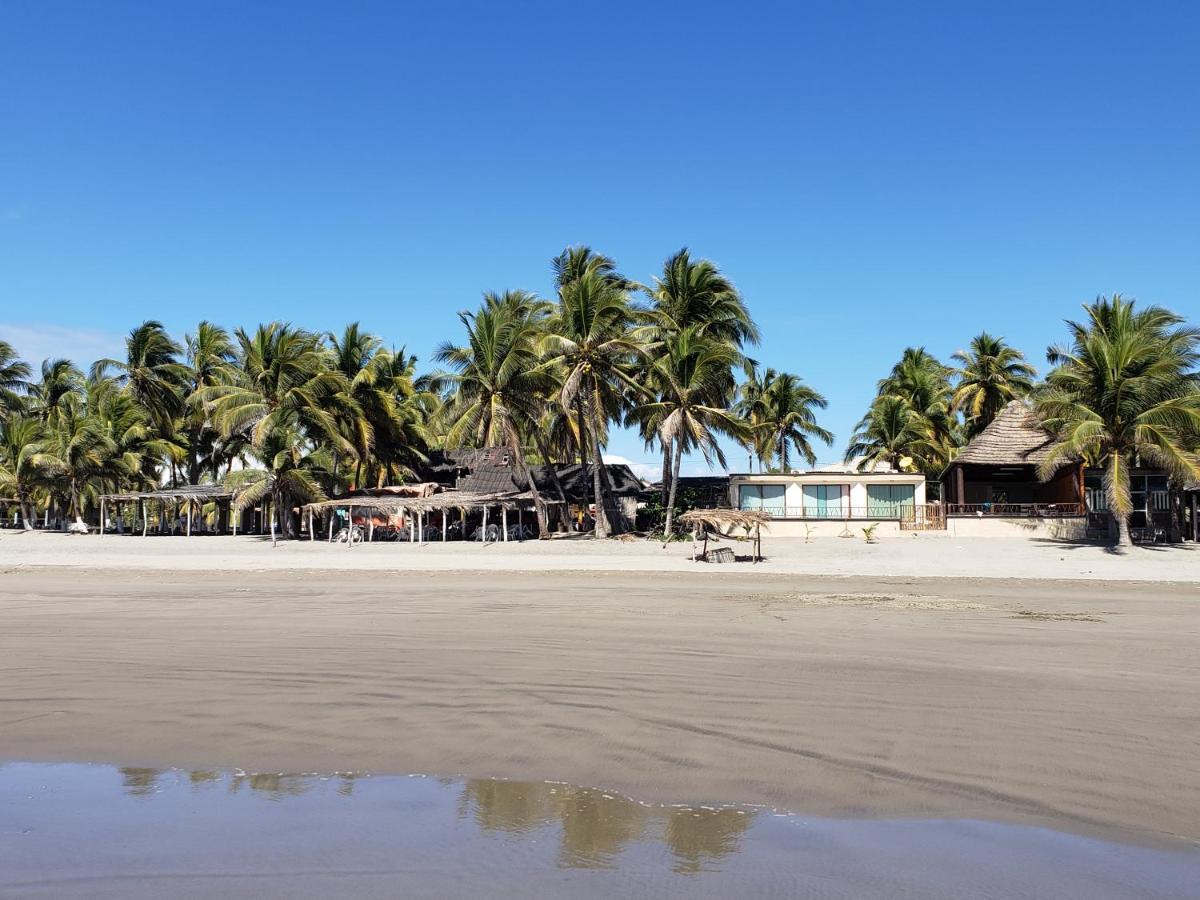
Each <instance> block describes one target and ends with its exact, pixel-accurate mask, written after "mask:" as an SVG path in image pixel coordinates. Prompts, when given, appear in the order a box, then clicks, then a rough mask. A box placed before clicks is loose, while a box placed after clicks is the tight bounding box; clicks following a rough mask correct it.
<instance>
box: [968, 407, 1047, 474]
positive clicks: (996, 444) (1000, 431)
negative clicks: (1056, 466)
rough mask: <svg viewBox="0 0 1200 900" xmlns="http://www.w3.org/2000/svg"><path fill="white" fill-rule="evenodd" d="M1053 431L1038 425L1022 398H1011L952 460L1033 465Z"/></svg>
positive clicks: (1043, 454) (989, 463)
mask: <svg viewBox="0 0 1200 900" xmlns="http://www.w3.org/2000/svg"><path fill="white" fill-rule="evenodd" d="M1053 443H1054V435H1052V434H1051V433H1050V432H1048V431H1047V430H1046V429H1045V428H1044V427H1042V424H1041V422H1040V421H1039V420H1038V417H1037V416H1036V415H1034V413H1033V410H1031V409H1030V408H1029V406H1028V405H1026V403H1025V402H1024V401H1022V400H1013V401H1011V402H1010V403H1009V404H1008V405H1007V406H1006V407H1004V409H1002V410H1001V411H1000V415H998V416H996V418H995V419H994V420H993V421H992V424H991V425H989V426H988V427H987V428H985V429H983V431H981V432H979V434H977V435H975V437H974V438H972V439H971V442H970V443H969V444H967V446H965V447H964V448H963V449H962V452H961V453H959V454H958V456H957V457H955V459H954V462H956V463H968V464H971V465H983V466H1020V465H1026V466H1036V465H1038V464H1039V463H1041V462H1042V460H1044V459H1045V458H1046V455H1047V453H1049V451H1050V447H1051V445H1053Z"/></svg>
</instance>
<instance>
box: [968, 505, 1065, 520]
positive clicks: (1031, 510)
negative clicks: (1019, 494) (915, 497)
mask: <svg viewBox="0 0 1200 900" xmlns="http://www.w3.org/2000/svg"><path fill="white" fill-rule="evenodd" d="M1086 512H1087V509H1086V508H1085V506H1084V504H1082V503H948V504H946V514H947V515H950V516H980V517H986V518H1007V519H1061V518H1064V517H1066V516H1082V515H1084V514H1085V513H1086Z"/></svg>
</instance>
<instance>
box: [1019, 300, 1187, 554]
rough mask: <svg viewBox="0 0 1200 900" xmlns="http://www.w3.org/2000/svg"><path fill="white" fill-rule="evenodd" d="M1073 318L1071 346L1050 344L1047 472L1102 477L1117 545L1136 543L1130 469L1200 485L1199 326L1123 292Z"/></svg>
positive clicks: (1044, 412) (1044, 411) (1043, 393)
mask: <svg viewBox="0 0 1200 900" xmlns="http://www.w3.org/2000/svg"><path fill="white" fill-rule="evenodd" d="M1083 309H1084V312H1085V313H1086V319H1085V320H1084V321H1082V322H1075V321H1069V322H1068V323H1067V328H1068V330H1069V331H1070V335H1071V338H1070V342H1069V343H1067V344H1064V345H1058V346H1053V347H1051V348H1050V349H1049V350H1048V351H1047V354H1046V356H1047V360H1048V361H1049V362H1050V364H1051V365H1053V366H1055V368H1054V369H1053V370H1052V371H1051V372H1050V374H1049V375H1047V376H1046V384H1045V386H1044V388H1043V389H1041V390H1039V391H1038V393H1037V395H1036V410H1037V413H1038V415H1039V416H1040V417H1041V419H1042V421H1043V422H1044V423H1045V425H1046V427H1047V428H1048V429H1050V430H1051V431H1052V432H1053V433H1054V434H1055V435H1056V441H1055V443H1054V444H1053V445H1052V446H1051V448H1050V451H1049V453H1048V454H1047V456H1046V459H1045V461H1044V462H1043V463H1042V464H1041V466H1040V469H1041V475H1042V476H1043V477H1047V478H1048V477H1049V476H1050V475H1051V474H1053V472H1054V471H1055V470H1056V469H1058V468H1059V467H1060V466H1062V465H1063V464H1065V463H1066V462H1068V461H1069V460H1072V459H1085V460H1087V461H1089V462H1090V463H1092V464H1093V465H1096V466H1099V467H1101V468H1102V469H1103V470H1104V489H1105V493H1106V494H1107V496H1108V507H1109V510H1111V512H1112V515H1113V517H1114V518H1115V520H1116V525H1117V543H1118V546H1120V547H1122V548H1124V547H1127V546H1129V544H1130V543H1131V541H1130V534H1129V516H1130V513H1131V512H1132V499H1131V497H1130V487H1129V472H1130V469H1131V468H1132V467H1133V466H1135V465H1137V464H1138V462H1139V461H1145V462H1148V463H1151V464H1152V465H1156V466H1159V467H1161V468H1163V469H1166V470H1167V472H1169V473H1170V474H1171V475H1172V476H1173V477H1175V478H1176V479H1178V480H1179V481H1181V482H1187V481H1192V480H1196V479H1200V456H1197V453H1196V447H1195V445H1194V438H1195V435H1197V434H1200V379H1198V376H1197V373H1196V367H1197V363H1200V329H1197V328H1192V327H1186V326H1184V324H1183V323H1184V319H1183V318H1182V317H1181V316H1178V315H1176V314H1175V313H1172V312H1170V311H1168V310H1166V309H1163V308H1162V307H1160V306H1147V307H1145V308H1144V309H1140V310H1139V309H1136V308H1135V304H1134V301H1132V300H1126V299H1125V298H1124V297H1122V296H1121V295H1119V294H1114V295H1113V296H1112V297H1111V298H1106V297H1098V298H1097V299H1096V301H1095V302H1094V303H1091V304H1087V305H1085V306H1084V307H1083Z"/></svg>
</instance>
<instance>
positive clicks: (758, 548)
mask: <svg viewBox="0 0 1200 900" xmlns="http://www.w3.org/2000/svg"><path fill="white" fill-rule="evenodd" d="M679 521H680V522H681V523H682V524H684V525H690V526H691V528H692V559H693V560H695V559H696V558H697V555H696V541H697V538H698V537H700V535H701V534H702V535H703V538H704V547H703V549H702V550H701V552H700V555H699V558H700V559H707V558H708V538H709V535H710V533H711V534H721V535H727V534H729V533H730V532H732V531H735V530H737V529H741V530H743V531H745V533H746V537H747V538H749V539H750V541H751V546H752V547H753V549H754V552H753V556H752V559H753V560H754V562H758V561H759V560H761V559H762V527H763V526H764V525H766V526H767V527H768V528H769V527H770V521H771V514H770V513H768V512H764V511H762V510H758V509H690V510H688V511H687V512H685V513H684V514H683V515H681V516H680V517H679Z"/></svg>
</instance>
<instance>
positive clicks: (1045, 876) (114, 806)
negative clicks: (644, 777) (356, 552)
mask: <svg viewBox="0 0 1200 900" xmlns="http://www.w3.org/2000/svg"><path fill="white" fill-rule="evenodd" d="M1198 890H1200V850H1197V849H1195V848H1191V849H1190V850H1183V851H1179V850H1176V851H1164V850H1161V849H1153V848H1144V847H1131V846H1126V845H1121V844H1114V843H1109V842H1104V841H1099V840H1096V839H1094V838H1087V837H1080V836H1077V835H1072V834H1068V833H1063V832H1058V831H1051V830H1048V829H1045V828H1033V827H1028V826H1019V825H1005V824H998V823H994V822H975V821H962V820H948V819H943V820H926V821H912V820H904V821H894V820H893V821H876V820H846V819H815V818H812V817H803V818H802V817H798V816H788V815H778V814H777V813H775V812H774V811H772V810H770V809H763V808H756V807H739V806H725V807H702V806H686V805H671V806H659V805H656V804H650V803H645V802H642V801H638V800H635V799H632V798H628V797H624V796H621V795H620V794H615V793H612V792H608V791H600V790H594V789H588V788H580V787H577V786H574V785H569V784H562V783H553V784H547V783H543V782H538V783H526V782H519V781H496V780H489V779H464V780H450V779H432V778H405V777H395V776H381V777H352V776H348V775H341V776H333V777H329V776H302V775H299V776H297V775H293V776H277V775H249V774H244V773H239V772H220V771H212V770H200V771H190V772H189V771H183V770H178V769H175V770H167V771H160V770H156V769H139V768H128V767H126V768H122V769H120V770H116V769H113V768H110V767H108V766H85V765H71V764H67V765H46V764H38V765H33V764H15V765H12V764H10V765H0V897H5V896H54V897H88V898H101V897H112V898H121V900H127V898H131V897H153V898H158V897H163V896H170V897H212V896H218V895H219V896H221V897H253V898H256V900H259V898H263V897H277V896H278V897H322V898H324V897H351V896H352V897H400V896H402V897H406V898H411V897H447V896H463V897H520V898H525V897H542V896H554V897H561V896H572V897H597V898H599V897H605V898H607V897H614V896H651V897H688V898H694V897H730V896H739V897H758V896H770V897H820V898H822V900H835V898H845V900H870V898H879V900H892V898H896V897H921V898H924V900H960V898H963V897H995V896H1000V895H1003V896H1006V897H1054V898H1056V900H1107V898H1114V900H1115V898H1120V900H1128V898H1132V897H1138V898H1159V900H1167V898H1170V900H1176V898H1181V897H1194V896H1196V895H1197V891H1198Z"/></svg>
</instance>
